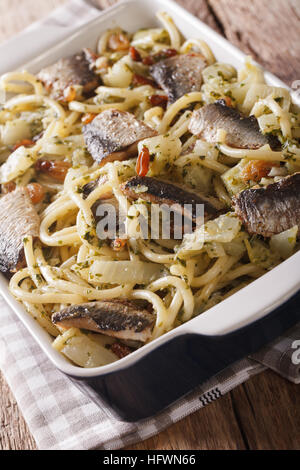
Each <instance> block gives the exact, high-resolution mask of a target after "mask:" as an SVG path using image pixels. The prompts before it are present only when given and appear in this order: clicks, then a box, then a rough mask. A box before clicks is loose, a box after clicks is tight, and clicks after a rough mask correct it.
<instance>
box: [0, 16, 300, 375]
mask: <svg viewBox="0 0 300 470" xmlns="http://www.w3.org/2000/svg"><path fill="white" fill-rule="evenodd" d="M157 16H158V19H159V20H160V22H161V23H162V27H161V28H152V29H143V30H140V31H137V32H135V33H133V34H132V33H127V32H124V31H122V30H121V28H115V29H113V30H109V31H107V32H105V33H104V34H103V35H102V36H101V38H100V39H99V42H98V47H97V54H96V53H94V52H92V51H89V52H88V54H87V53H85V54H87V55H89V57H92V58H93V65H91V66H90V69H91V70H92V72H93V74H94V76H97V80H98V86H97V87H94V89H93V90H92V91H90V92H89V93H87V94H84V93H83V92H84V90H83V87H82V86H78V85H77V84H76V85H74V84H70V86H68V87H67V88H66V89H65V90H63V91H62V94H61V95H59V94H56V96H55V95H54V88H55V87H56V88H57V87H58V82H59V79H60V77H58V78H57V80H56V82H55V83H54V85H53V84H52V85H51V86H49V83H48V82H47V80H41V79H39V77H37V76H34V75H32V74H31V73H29V72H27V71H20V72H13V73H8V74H6V75H4V76H2V77H1V79H0V86H1V88H2V89H3V90H5V91H6V92H7V95H8V99H7V101H6V103H5V104H4V105H3V106H2V108H1V110H0V136H1V139H0V161H1V163H2V165H1V167H0V183H1V189H2V195H3V196H2V197H3V200H4V198H5V197H6V196H5V195H7V194H9V192H10V191H14V190H18V189H19V188H25V189H26V188H28V191H29V192H30V190H31V194H32V192H33V193H34V197H33V198H32V201H34V202H35V210H36V211H37V212H38V214H39V216H40V227H39V236H38V237H35V236H32V235H28V236H26V237H24V240H23V245H24V260H25V264H24V267H22V268H21V269H18V268H17V269H16V270H15V271H16V272H15V273H14V274H13V276H12V277H11V280H10V291H11V292H12V294H13V295H14V296H15V297H16V298H17V299H18V300H20V301H21V302H22V303H23V304H24V306H25V308H26V310H27V311H28V312H29V313H30V314H31V315H32V316H33V317H34V318H35V319H36V320H37V321H38V322H39V324H40V325H41V326H42V327H43V328H45V329H46V330H47V331H48V333H49V334H50V335H51V336H52V337H55V338H56V339H55V341H54V347H55V348H56V349H57V350H58V351H61V352H62V353H63V354H64V355H65V356H66V357H68V358H69V359H70V360H71V361H72V362H73V363H75V364H77V365H79V366H81V367H97V366H101V365H104V364H107V363H110V362H113V361H115V360H118V359H119V358H120V357H123V355H124V356H125V355H126V354H128V353H129V352H131V351H133V350H135V349H136V348H138V347H140V346H141V345H142V344H143V343H145V342H149V341H152V340H153V339H155V338H157V337H159V336H160V335H162V334H164V333H166V332H168V331H170V330H171V329H173V328H175V327H177V326H179V325H181V324H182V323H184V322H186V321H188V320H190V319H191V318H193V317H195V316H196V315H199V314H201V313H202V312H204V311H206V310H207V309H209V308H211V307H212V306H214V305H215V304H216V303H218V302H220V301H222V300H223V299H225V298H227V297H228V296H229V295H232V294H233V293H235V292H237V290H239V289H241V288H243V287H245V286H246V285H247V284H248V283H249V282H251V281H252V280H253V279H255V278H258V277H259V276H261V275H263V274H264V273H265V272H266V271H267V270H270V269H272V268H273V267H274V266H276V265H277V264H278V263H280V262H281V261H282V260H283V259H285V258H286V257H288V256H290V255H291V254H293V253H294V252H295V250H297V248H298V242H297V234H298V226H297V224H294V225H293V226H289V227H288V228H287V230H279V231H278V232H274V233H273V232H272V233H271V232H270V234H268V235H266V236H262V234H261V233H260V232H257V233H255V231H254V230H253V223H252V222H253V221H252V222H251V223H252V225H251V229H250V222H249V223H247V222H245V221H243V219H242V216H241V214H239V213H238V211H237V210H235V207H234V205H233V201H235V199H234V198H236V197H237V196H238V195H240V194H241V193H242V192H243V191H247V190H256V191H258V189H259V188H260V189H264V188H269V187H270V188H272V186H270V185H274V184H275V185H276V184H279V186H278V187H280V188H281V186H280V184H281V183H280V182H281V181H282V180H283V179H284V178H288V177H289V176H292V175H295V174H298V172H299V171H300V147H299V141H298V138H299V123H300V114H299V111H298V109H297V108H296V106H295V105H294V104H293V103H292V102H291V98H290V94H289V92H288V90H286V89H283V88H276V87H274V86H269V85H267V84H266V83H265V79H264V75H263V73H262V71H261V69H260V68H259V67H258V66H256V65H254V64H252V62H251V60H250V59H247V61H246V63H245V66H244V68H243V69H242V70H240V71H236V70H235V69H234V67H232V66H231V65H229V64H223V63H221V62H217V61H216V59H215V57H214V55H213V53H212V51H211V49H210V47H209V46H208V45H207V44H206V42H205V41H204V40H203V39H202V38H199V39H194V38H193V39H189V38H187V39H184V38H182V36H181V34H180V32H179V30H178V29H177V28H176V25H175V24H174V22H173V20H172V18H170V16H169V15H168V14H166V13H164V12H160V13H158V15H157ZM204 39H205V38H204ZM87 55H86V56H87ZM76 60H79V59H78V57H77V58H76ZM82 60H86V59H83V58H82ZM188 60H195V61H196V62H197V61H198V62H197V63H198V64H202V65H201V66H202V71H201V74H200V75H201V76H200V77H199V76H197V77H196V78H195V77H192V75H193V73H195V70H193V71H191V70H189V69H188V68H187V69H185V68H184V66H183V65H180V67H179V66H178V65H176V63H177V61H181V62H180V64H184V63H185V62H184V61H188ZM196 62H195V63H196ZM162 64H163V65H162ZM199 66H200V65H199ZM172 67H174V69H172ZM176 67H177V68H176ZM179 68H180V70H179ZM170 70H171V71H170ZM172 70H173V71H172ZM168 73H169V75H166V74H168ZM184 74H185V75H186V77H183V75H184ZM191 77H192V78H191ZM198 80H200V84H199V86H198V85H196V83H198ZM168 87H169V88H168ZM57 90H58V88H57V89H56V91H57ZM220 100H221V101H220ZM216 103H217V104H216ZM215 104H216V106H217V107H216V108H215V109H214V108H213V107H212V108H208V106H210V105H215ZM220 106H221V107H220ZM218 107H219V108H218ZM222 107H223V108H222ZM206 109H207V110H209V109H210V110H211V112H213V110H214V112H220V113H221V117H220V116H219V115H217V114H216V115H215V116H214V117H213V120H212V122H211V125H210V126H208V124H207V122H206V124H205V126H204V127H205V128H204V129H203V128H202V130H201V132H199V131H197V132H196V131H195V132H194V131H193V129H194V127H195V126H196V127H197V126H199V125H202V124H201V122H202V121H201V120H200V118H201V119H204V120H205V119H207V117H206V115H205V114H204V112H205V110H206ZM224 109H226V112H228V115H230V113H232V112H238V113H240V115H241V116H244V119H246V121H245V126H246V127H245V129H243V132H244V133H245V132H246V137H247V133H248V135H249V142H250V140H251V139H253V135H254V134H255V133H256V134H255V135H257V133H259V134H260V137H261V138H262V139H269V138H270V139H271V138H274V139H277V144H278V145H277V146H273V145H272V143H271V142H273V141H274V140H273V141H271V140H265V141H263V140H262V143H261V145H250V143H249V146H247V145H244V144H243V145H238V144H236V135H237V134H239V132H240V131H239V129H238V128H237V127H235V128H234V129H233V132H232V134H234V136H233V137H234V139H233V140H234V142H233V141H232V136H230V133H231V129H230V127H229V128H228V126H227V127H226V125H225V117H224V116H225V115H224V116H223V114H222V113H223V110H224ZM228 109H229V110H228ZM110 111H112V112H113V113H115V114H113V115H114V116H117V114H116V113H120V114H119V116H121V117H122V116H124V115H126V116H128V114H127V113H130V114H131V115H132V116H133V117H134V118H135V119H136V120H137V121H136V122H139V123H141V122H142V123H143V125H145V126H146V127H145V128H146V130H147V132H150V134H149V137H146V138H142V139H137V140H138V141H137V144H138V145H137V148H136V147H134V149H133V153H131V154H130V153H127V154H126V152H128V148H129V147H130V144H128V145H127V146H125V147H126V148H124V149H120V150H119V149H117V150H115V149H113V150H112V151H111V152H108V153H110V154H109V158H108V159H107V152H106V154H105V158H104V157H103V158H104V159H103V160H99V159H97V158H96V159H95V155H94V154H93V152H92V151H91V146H89V143H88V141H87V138H86V134H85V133H86V131H85V130H84V129H85V128H87V129H89V132H90V133H93V132H95V130H94V127H93V126H94V124H93V123H96V122H97V117H98V116H99V115H100V114H101V113H109V112H110ZM122 113H123V114H122ZM124 113H126V114H124ZM197 113H198V114H197ZM197 116H199V119H198V121H197V119H196V117H197ZM232 116H234V115H233V114H232ZM249 116H252V118H251V119H250V121H251V122H252V124H253V122H254V120H255V125H256V126H257V128H255V130H253V129H252V128H251V126H252V124H250V121H247V119H249ZM128 119H129V117H128ZM241 119H242V118H241ZM195 120H196V121H197V122H196V123H194V124H193V122H194V121H195ZM218 122H220V124H218ZM247 123H248V124H247ZM139 125H140V126H142V124H139ZM217 126H218V128H217ZM247 126H250V127H249V128H247ZM202 127H203V126H202ZM149 129H150V130H149ZM215 130H216V132H215ZM151 132H152V134H151ZM214 132H215V134H216V136H215V137H214V138H215V139H216V140H215V141H213V138H212V134H213V133H214ZM91 135H93V137H92V139H94V140H92V142H94V141H95V139H96V140H97V135H96V137H95V135H94V134H91ZM238 137H239V138H241V135H238ZM244 137H245V136H244ZM244 137H243V138H244ZM230 138H231V140H230ZM103 139H104V137H103ZM100 143H101V145H102V147H101V152H102V153H103V155H104V150H105V149H104V144H103V142H100ZM106 145H107V146H109V145H111V142H108V143H107V142H106ZM103 149H104V150H103ZM115 152H117V155H116V153H115ZM122 152H123V153H122ZM124 152H125V156H124ZM134 152H135V153H134ZM126 155H127V157H126ZM112 156H113V158H112ZM137 157H138V158H137ZM101 158H102V157H101ZM137 173H138V174H137ZM137 176H138V177H140V178H145V177H147V178H149V180H150V179H151V178H153V179H154V181H155V184H158V183H157V180H159V181H160V184H166V185H167V184H175V185H177V186H178V188H184V190H185V191H187V192H188V193H192V194H197V195H199V194H200V195H201V197H202V198H203V201H204V206H205V204H208V205H209V207H211V211H212V213H213V214H214V216H213V217H212V216H210V217H209V219H210V220H209V219H207V220H206V223H205V224H202V225H201V224H200V226H194V227H193V230H192V231H191V232H189V233H186V234H185V235H184V236H183V239H176V237H174V236H172V234H171V235H170V236H169V238H168V239H166V238H164V237H162V236H161V237H160V236H158V237H155V238H152V237H151V236H150V238H149V237H148V238H147V237H144V238H140V237H139V236H137V232H139V231H141V222H140V220H141V219H140V216H141V215H144V216H145V217H147V215H148V213H149V209H150V206H151V205H152V202H153V201H152V200H151V197H150V196H151V195H150V196H149V194H150V193H149V191H150V189H151V188H150V183H149V185H148V184H146V185H143V184H142V185H141V184H140V185H139V186H137V188H135V191H136V195H135V196H134V197H130V196H128V194H129V193H130V191H129V189H128V187H127V186H126V184H127V183H128V181H129V182H130V181H134V178H135V177H137ZM149 180H142V179H141V181H149ZM166 187H167V188H170V187H171V186H166ZM90 188H92V189H90ZM124 188H125V190H124ZM154 189H155V188H154ZM37 191H39V192H38V193H37ZM139 193H140V196H139ZM148 193H149V194H148ZM244 194H246V193H244ZM259 194H260V193H259ZM39 195H41V197H39ZM152 196H153V195H152ZM178 197H179V196H178ZM166 199H167V198H164V201H165V200H166ZM1 200H2V199H0V205H1ZM99 201H101V204H104V203H106V202H107V203H110V204H113V206H114V207H115V208H118V209H119V210H120V212H121V213H122V214H123V215H124V220H125V222H124V226H125V229H126V235H125V236H124V237H118V235H116V234H114V235H111V236H110V237H108V238H107V239H104V240H103V239H101V238H99V233H98V226H97V216H98V215H96V213H95V208H96V207H97V208H98V209H99ZM156 202H157V201H156ZM177 203H178V201H177ZM101 204H100V206H101ZM235 204H237V203H235ZM297 204H298V210H299V199H298V202H297ZM97 205H98V206H97ZM205 207H208V206H205ZM214 211H215V212H214ZM0 212H1V208H0ZM151 214H152V215H151V217H153V218H154V215H153V214H154V213H152V212H151ZM98 218H101V217H98ZM158 220H159V219H158ZM193 223H194V220H193ZM158 225H159V223H158ZM116 301H117V303H116ZM131 301H136V302H137V304H136V305H138V302H141V303H143V305H144V306H143V314H141V313H139V310H137V312H135V311H134V308H133V307H132V305H133V304H130V302H131ZM95 302H99V304H97V305H100V304H101V303H102V304H103V305H104V304H105V305H106V306H110V308H115V307H113V306H115V305H117V304H118V308H121V307H120V305H122V302H123V304H124V305H126V309H127V310H126V312H125V313H126V315H127V314H128V315H129V314H130V315H133V316H135V315H142V316H141V317H139V318H142V320H141V321H145V322H146V323H147V321H149V322H150V323H149V324H150V325H151V324H152V323H151V315H152V317H153V319H154V321H153V324H152V327H151V331H150V334H149V335H148V336H147V338H146V340H145V338H144V339H142V338H143V337H142V336H138V338H135V337H133V338H129V339H128V338H127V337H124V335H123V336H122V335H120V334H115V332H114V334H111V333H112V331H108V332H107V334H105V329H103V327H102V331H100V330H99V332H98V333H96V331H97V328H96V330H95V325H94V327H93V328H89V327H88V322H87V323H86V325H87V326H85V325H84V324H83V323H80V322H78V321H77V324H76V325H75V326H74V325H73V324H72V321H71V320H70V319H69V318H68V319H67V320H68V322H69V323H68V322H65V323H63V322H54V321H51V318H52V319H53V315H55V314H59V313H60V312H63V311H64V312H66V311H67V310H68V308H72V312H73V314H74V312H75V314H76V311H77V310H76V306H81V305H85V306H88V305H92V304H94V303H95ZM109 302H110V303H109ZM118 302H119V303H118ZM128 302H129V303H128ZM102 304H101V305H102ZM103 305H102V307H103ZM145 305H147V306H148V307H147V308H146V307H145ZM86 308H87V309H88V307H86ZM107 308H108V307H107ZM145 309H146V310H147V309H148V313H147V311H146V310H145ZM75 316H76V315H75ZM130 318H131V317H130ZM81 320H82V318H81ZM90 320H91V321H92V322H94V321H95V318H94V317H93V318H92V319H90ZM147 325H148V323H147ZM96 326H97V325H96ZM97 327H99V324H98V326H97ZM99 328H100V327H99ZM109 329H110V328H108V330H109ZM136 331H137V330H135V332H136ZM139 334H140V333H139ZM116 344H118V345H119V346H120V347H121V351H122V354H121V355H120V348H119V349H117V348H116V347H115V345H116Z"/></svg>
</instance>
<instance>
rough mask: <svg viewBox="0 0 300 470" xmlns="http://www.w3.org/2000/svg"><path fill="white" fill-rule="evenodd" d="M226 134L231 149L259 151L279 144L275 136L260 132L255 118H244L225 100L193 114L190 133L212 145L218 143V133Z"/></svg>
mask: <svg viewBox="0 0 300 470" xmlns="http://www.w3.org/2000/svg"><path fill="white" fill-rule="evenodd" d="M221 129H222V130H224V131H225V132H226V140H225V142H226V144H227V145H229V146H230V147H236V148H248V149H258V148H260V147H262V146H263V145H266V144H269V145H270V146H271V147H272V148H275V147H277V146H278V144H279V142H278V140H277V138H276V137H274V136H267V135H264V134H262V133H261V132H260V129H259V125H258V122H257V119H256V118H255V117H254V116H250V117H243V116H242V115H241V114H240V113H239V112H238V111H236V110H235V109H233V108H230V107H229V106H226V105H225V102H224V101H223V100H220V101H217V102H215V103H212V104H208V105H206V106H204V107H203V108H201V109H198V110H196V111H194V112H193V115H192V118H191V121H190V125H189V131H190V132H191V133H192V134H194V135H196V136H198V137H199V138H201V139H204V140H206V141H207V142H210V143H214V144H216V143H218V131H219V130H221Z"/></svg>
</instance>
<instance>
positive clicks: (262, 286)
mask: <svg viewBox="0 0 300 470" xmlns="http://www.w3.org/2000/svg"><path fill="white" fill-rule="evenodd" d="M143 2H144V3H145V4H148V7H149V8H150V9H151V10H152V11H153V15H155V12H156V11H157V6H156V5H157V4H159V8H161V9H166V10H167V11H168V13H170V14H171V16H172V17H173V18H174V20H175V22H176V19H177V18H179V15H180V17H181V21H182V20H183V21H184V22H186V24H188V23H189V22H191V23H193V25H194V26H195V27H196V29H198V30H199V35H200V36H201V37H203V38H204V39H205V37H206V35H207V36H209V37H210V39H211V38H213V41H214V42H215V43H217V44H218V45H220V46H221V48H223V49H226V53H227V54H228V55H231V56H235V58H237V60H238V61H240V62H241V61H243V60H244V59H245V57H246V54H244V53H243V52H242V51H240V50H239V49H238V48H236V47H235V46H233V45H232V44H231V43H230V42H229V41H228V40H227V39H224V38H223V37H222V36H220V35H219V34H218V33H216V32H215V31H214V30H212V29H211V28H210V27H209V26H207V25H206V24H205V23H203V22H202V21H200V20H199V19H198V18H196V17H195V16H193V15H192V14H191V13H189V12H188V11H186V10H185V9H184V8H182V7H181V6H179V5H178V4H176V3H174V2H173V0H155V1H151V0H143ZM135 4H140V0H123V1H122V2H120V3H119V4H117V5H114V6H112V7H110V8H108V9H107V10H105V11H103V12H101V13H100V14H99V17H97V18H95V19H93V20H91V21H90V22H88V23H86V24H84V25H82V26H81V27H80V28H78V30H77V31H76V32H75V33H73V34H71V35H70V36H69V37H68V38H67V39H66V40H65V42H64V46H65V47H67V46H68V45H70V44H71V43H73V41H74V40H75V39H77V38H80V37H81V36H84V34H85V33H86V32H87V31H88V30H89V28H91V27H92V26H94V25H97V24H98V25H99V29H101V26H102V25H104V24H105V22H106V20H107V19H108V18H110V19H112V18H113V17H114V18H115V19H118V22H119V23H121V22H122V18H121V16H118V15H119V14H120V13H122V10H124V8H134V5H135ZM21 38H22V35H20V36H19V39H20V40H21ZM210 39H209V40H210ZM209 40H208V44H209ZM2 47H5V44H4V46H2ZM2 47H1V48H2ZM61 48H62V44H61V43H59V44H56V45H54V46H53V47H51V48H50V49H49V50H47V51H45V52H44V53H42V54H40V55H39V56H38V57H36V58H34V59H33V60H31V61H30V62H27V64H26V65H25V66H26V67H29V68H33V67H34V64H36V63H38V61H41V60H42V59H43V58H45V57H47V56H50V54H54V53H55V51H56V50H61ZM20 67H24V65H22V64H21V65H20ZM264 72H265V77H266V80H267V81H268V82H270V83H272V84H274V85H275V86H281V87H284V88H288V89H289V87H288V86H287V85H286V84H285V83H283V82H282V81H281V80H280V79H278V78H277V77H275V76H274V75H273V74H271V73H270V72H267V71H264ZM289 90H290V89H289ZM290 91H291V90H290ZM299 262H300V251H299V252H298V253H296V254H294V255H293V256H292V257H291V258H289V259H288V260H286V261H284V262H282V263H281V264H280V265H278V266H277V267H276V268H274V269H273V270H272V271H270V272H268V273H267V274H265V275H263V276H262V277H261V278H259V279H257V280H255V281H253V282H252V283H251V284H250V285H249V286H247V287H245V288H243V289H242V290H241V291H239V292H237V293H236V294H234V295H233V296H232V297H230V298H228V299H226V300H223V301H222V302H221V303H220V304H218V305H216V306H215V307H212V308H211V309H209V310H208V311H207V312H204V313H203V314H201V315H199V316H197V317H195V318H193V319H192V320H189V321H188V322H187V323H185V324H183V325H181V326H180V327H177V328H175V329H173V330H171V331H169V332H168V333H166V334H164V335H163V336H161V337H159V338H157V339H155V340H154V341H152V342H151V343H149V344H146V345H145V346H143V347H142V348H140V349H138V350H137V351H135V352H133V353H132V354H130V355H129V356H127V357H125V358H123V359H120V360H118V361H116V362H114V363H111V364H108V365H106V366H101V367H96V368H91V369H84V368H81V367H79V366H76V365H73V364H72V363H71V362H70V361H69V360H68V359H66V358H65V357H64V356H63V355H62V353H59V352H58V351H56V350H55V349H54V348H53V347H52V342H53V339H52V338H50V335H49V334H48V333H47V332H46V331H45V330H44V329H43V328H42V327H41V326H40V325H39V324H38V323H37V321H36V320H34V318H32V317H31V316H30V314H28V313H27V311H26V310H25V308H24V307H23V305H22V304H21V303H20V302H18V301H17V300H16V299H15V298H14V297H13V296H12V295H11V294H10V292H9V290H8V285H7V280H6V278H5V276H4V275H1V276H0V293H1V295H2V296H3V297H4V299H5V301H6V302H7V303H8V305H9V306H10V307H11V308H12V309H13V310H14V312H15V313H16V314H17V316H18V318H19V319H20V320H21V321H22V323H23V324H24V325H25V326H26V328H27V329H28V330H29V332H30V333H31V335H32V336H33V337H34V339H35V340H36V341H37V343H38V344H39V346H40V347H41V348H42V349H43V351H44V352H45V353H46V355H47V357H48V358H49V359H50V360H51V361H52V363H53V364H54V365H55V366H56V367H57V368H58V369H59V370H61V371H62V372H64V373H65V374H67V375H69V376H72V377H76V378H79V379H85V378H86V379H87V378H91V377H97V376H102V375H107V374H111V373H113V372H117V371H118V370H121V369H125V368H128V367H129V366H132V365H134V364H135V363H136V362H138V361H139V360H140V359H141V358H142V357H143V356H145V355H146V354H150V353H151V351H152V350H154V349H156V348H158V347H159V346H161V345H162V344H163V343H165V342H168V341H170V340H172V339H174V338H176V337H177V336H181V335H184V334H207V335H216V334H219V335H222V334H226V333H229V332H232V331H235V330H237V329H239V328H240V327H242V326H245V325H247V324H250V323H252V322H253V321H255V320H256V319H259V318H263V317H264V316H265V315H268V314H269V313H271V311H272V310H274V309H275V308H276V307H278V306H279V305H282V304H283V303H284V302H285V301H286V300H288V299H289V298H290V297H292V295H293V294H295V293H296V292H297V291H298V289H299V287H300V274H299V273H298V270H297V264H298V263H299ZM290 273H292V280H290V279H289V281H290V282H289V283H287V279H288V278H289V275H290ZM270 278H272V279H270ZM276 279H277V281H278V282H279V281H281V282H282V284H283V285H282V284H281V285H280V286H279V287H280V288H278V289H277V290H276V292H275V290H274V289H272V288H273V285H274V284H276V282H275V280H276ZM279 284H280V282H279ZM267 286H268V289H267ZM252 291H255V292H257V294H258V293H259V292H260V293H261V294H264V293H265V292H268V293H269V294H270V299H268V300H265V299H263V300H262V301H260V305H259V302H258V299H257V298H256V299H255V295H254V296H253V294H252ZM255 292H254V294H255ZM257 297H260V296H259V295H257ZM247 298H248V302H249V299H251V301H253V302H254V305H252V308H249V305H247V306H246V305H245V300H246V299H247ZM239 299H240V300H239ZM249 303H251V302H249ZM240 305H243V306H244V308H246V307H248V313H247V314H245V312H244V313H243V315H242V316H239V317H237V312H236V311H235V317H236V318H235V319H233V318H232V322H231V326H229V324H230V321H229V317H228V316H226V315H227V314H226V313H225V312H226V311H227V313H228V314H229V313H231V314H232V311H233V310H234V309H236V310H238V309H239V308H240V307H239V306H240ZM221 310H224V311H225V312H223V313H222V312H221ZM258 311H260V313H258ZM239 315H240V314H239ZM214 318H215V319H216V320H218V323H219V325H218V326H217V327H215V326H213V325H211V323H212V322H213V319H214ZM224 318H225V321H224ZM222 322H223V324H222ZM218 327H219V328H218Z"/></svg>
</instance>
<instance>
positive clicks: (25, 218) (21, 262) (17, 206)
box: [0, 188, 40, 273]
mask: <svg viewBox="0 0 300 470" xmlns="http://www.w3.org/2000/svg"><path fill="white" fill-rule="evenodd" d="M39 226H40V219H39V216H38V214H37V212H36V211H35V209H34V206H33V204H32V202H31V200H30V197H29V194H28V193H27V191H26V189H23V188H20V189H16V190H15V191H13V192H11V193H8V194H7V195H6V196H3V197H2V198H1V199H0V271H2V272H4V273H8V272H16V271H18V270H19V269H21V268H23V267H24V266H25V259H24V248H23V247H24V245H23V240H24V238H26V237H28V236H30V235H31V236H32V237H38V236H39Z"/></svg>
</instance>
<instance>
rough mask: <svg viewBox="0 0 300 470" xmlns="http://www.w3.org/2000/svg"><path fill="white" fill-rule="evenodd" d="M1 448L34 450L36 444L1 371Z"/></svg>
mask: <svg viewBox="0 0 300 470" xmlns="http://www.w3.org/2000/svg"><path fill="white" fill-rule="evenodd" d="M0 391H1V393H0V450H11V449H13V450H34V449H36V444H35V441H34V439H33V437H32V436H31V434H30V432H29V430H28V427H27V425H26V423H25V421H24V418H23V416H22V414H21V413H20V411H19V408H18V405H17V403H16V401H15V399H14V397H13V395H12V393H11V391H10V389H9V387H8V385H7V383H6V381H5V379H4V377H3V375H2V374H1V373H0Z"/></svg>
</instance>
